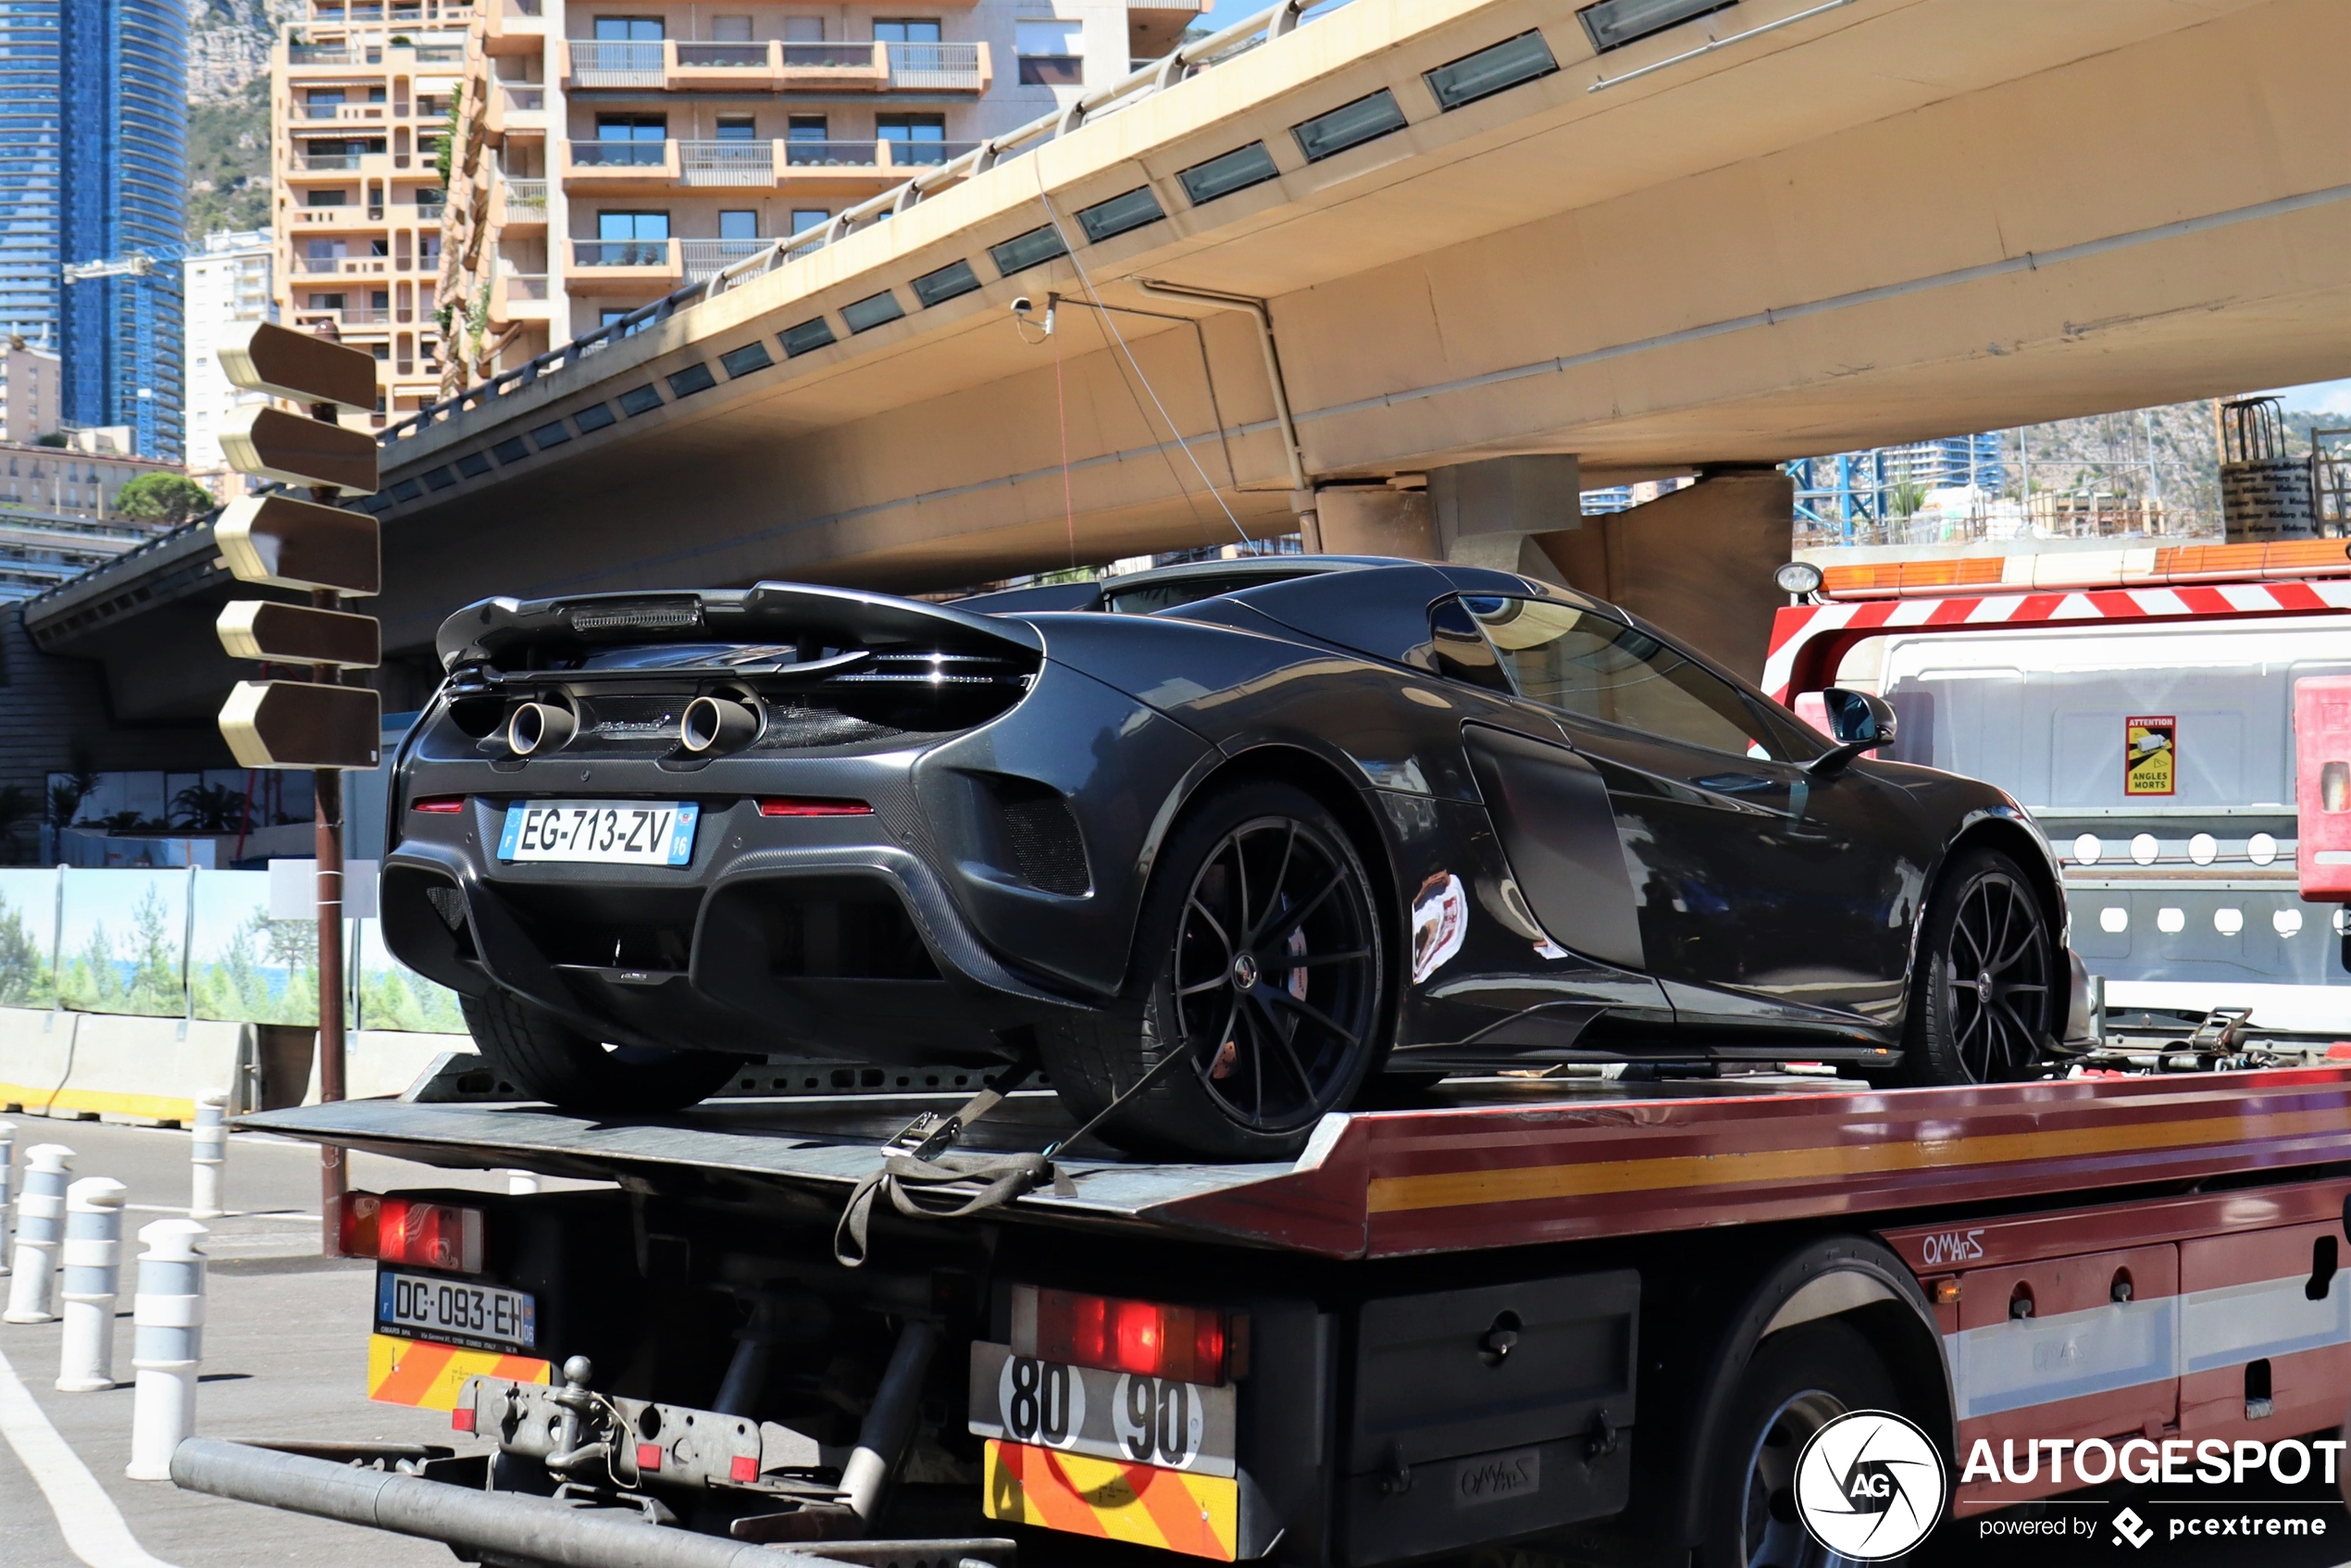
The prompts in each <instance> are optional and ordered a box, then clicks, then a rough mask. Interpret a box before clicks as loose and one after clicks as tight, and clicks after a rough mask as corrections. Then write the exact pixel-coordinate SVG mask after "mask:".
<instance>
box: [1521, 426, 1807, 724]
mask: <svg viewBox="0 0 2351 1568" xmlns="http://www.w3.org/2000/svg"><path fill="white" fill-rule="evenodd" d="M1795 520H1796V487H1795V482H1794V481H1793V480H1791V479H1789V478H1788V477H1787V476H1786V475H1785V474H1784V473H1781V472H1780V471H1779V470H1778V469H1777V468H1772V467H1740V468H1725V469H1713V470H1705V471H1702V472H1701V475H1700V477H1699V479H1698V483H1696V484H1694V485H1690V486H1687V487H1686V488H1684V489H1681V490H1677V491H1674V492H1671V493H1670V494H1666V495H1661V496H1659V497H1658V498H1657V499H1656V500H1654V501H1650V502H1645V503H1643V504H1641V505H1638V506H1635V507H1633V508H1631V509H1630V510H1628V511H1623V512H1612V513H1610V514H1607V515H1606V516H1594V517H1579V518H1578V519H1577V526H1576V527H1574V528H1570V529H1558V530H1555V531H1553V532H1550V533H1545V534H1539V535H1536V536H1534V540H1533V542H1534V543H1535V544H1536V546H1538V547H1539V548H1540V549H1541V551H1542V552H1543V554H1545V555H1546V556H1548V557H1549V560H1550V561H1551V562H1552V563H1553V565H1554V566H1556V568H1557V572H1558V576H1559V578H1560V579H1561V580H1563V581H1565V583H1566V584H1567V585H1568V586H1569V587H1571V588H1580V589H1583V590H1584V591H1586V592H1587V593H1595V594H1598V596H1599V597H1601V598H1603V599H1606V600H1607V601H1609V602H1610V603H1611V604H1621V605H1623V607H1624V608H1625V609H1627V610H1630V611H1632V612H1633V614H1635V615H1636V616H1640V617H1641V618H1642V619H1644V620H1647V621H1650V622H1652V623H1654V624H1656V625H1657V626H1660V627H1661V628H1664V629H1665V630H1667V631H1670V632H1672V633H1673V635H1674V636H1676V637H1678V638H1681V639H1682V640H1683V641H1686V642H1688V643H1689V644H1690V645H1691V646H1692V647H1694V648H1696V649H1697V650H1698V652H1699V653H1705V654H1707V655H1708V656H1709V657H1710V658H1712V659H1713V660H1714V661H1715V662H1716V663H1718V664H1721V665H1723V666H1726V667H1728V668H1730V669H1734V670H1736V671H1737V672H1738V673H1739V674H1741V675H1743V676H1745V677H1747V678H1748V679H1749V680H1756V679H1760V678H1761V676H1762V673H1763V654H1764V650H1765V648H1766V647H1767V646H1768V644H1769V642H1770V639H1771V634H1772V613H1773V610H1775V609H1776V608H1778V606H1779V605H1780V604H1783V603H1785V600H1784V598H1783V596H1782V595H1781V593H1780V591H1779V590H1778V589H1777V588H1775V587H1774V586H1773V582H1772V574H1773V571H1775V570H1777V569H1778V568H1779V567H1780V566H1783V565H1785V563H1786V561H1787V559H1788V551H1789V547H1790V544H1791V542H1792V541H1793V536H1794V530H1795V526H1796V522H1795Z"/></svg>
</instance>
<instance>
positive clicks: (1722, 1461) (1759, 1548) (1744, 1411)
mask: <svg viewBox="0 0 2351 1568" xmlns="http://www.w3.org/2000/svg"><path fill="white" fill-rule="evenodd" d="M1897 1401H1898V1396H1897V1391H1896V1389H1895V1386H1894V1378H1893V1375H1892V1374H1890V1373H1888V1372H1887V1371H1886V1368H1885V1359H1884V1358H1883V1357H1882V1356H1880V1355H1879V1354H1878V1352H1877V1349H1876V1347H1875V1346H1873V1345H1872V1344H1871V1343H1870V1341H1869V1338H1867V1337H1866V1336H1864V1335H1863V1334H1861V1333H1860V1331H1859V1330H1857V1329H1855V1328H1853V1327H1851V1326H1849V1325H1846V1324H1842V1323H1839V1322H1837V1321H1836V1320H1835V1318H1822V1319H1820V1320H1818V1321H1816V1322H1812V1323H1807V1324H1799V1325H1797V1326H1796V1327H1794V1328H1785V1329H1782V1330H1781V1331H1780V1332H1779V1333H1777V1334H1774V1335H1772V1336H1771V1337H1770V1338H1766V1339H1765V1340H1764V1341H1763V1342H1762V1343H1761V1344H1760V1345H1759V1346H1757V1347H1756V1350H1755V1354H1754V1355H1753V1356H1752V1357H1750V1358H1749V1359H1748V1363H1747V1366H1746V1367H1745V1369H1743V1370H1742V1371H1741V1372H1740V1373H1739V1375H1738V1383H1737V1386H1736V1388H1735V1389H1734V1390H1733V1392H1732V1394H1731V1398H1730V1402H1729V1405H1728V1406H1727V1408H1726V1411H1725V1413H1724V1415H1723V1422H1722V1425H1720V1426H1719V1427H1717V1428H1716V1429H1715V1431H1714V1433H1713V1435H1712V1437H1711V1438H1710V1440H1709V1442H1708V1444H1707V1452H1706V1454H1705V1459H1704V1462H1705V1469H1704V1471H1703V1472H1702V1474H1703V1475H1705V1476H1706V1481H1705V1486H1706V1488H1707V1490H1706V1495H1705V1496H1704V1498H1703V1499H1702V1500H1701V1501H1700V1507H1699V1511H1698V1521H1699V1528H1700V1530H1701V1532H1702V1533H1701V1535H1700V1537H1699V1541H1698V1562H1699V1563H1701V1564H1702V1565H1703V1568H1835V1565H1836V1564H1841V1563H1844V1562H1847V1559H1845V1558H1842V1557H1836V1556H1833V1555H1831V1554H1830V1552H1829V1550H1828V1549H1826V1548H1825V1547H1823V1546H1822V1545H1821V1543H1820V1542H1819V1541H1817V1540H1815V1539H1814V1538H1813V1537H1811V1536H1810V1534H1809V1533H1807V1531H1806V1530H1805V1528H1804V1524H1803V1522H1802V1521H1801V1520H1799V1519H1798V1518H1797V1514H1796V1496H1795V1478H1796V1462H1797V1457H1798V1456H1799V1455H1801V1454H1802V1453H1803V1451H1804V1445H1805V1444H1806V1443H1807V1442H1809V1441H1810V1439H1811V1437H1812V1434H1813V1433H1815V1432H1817V1431H1819V1430H1820V1429H1821V1428H1822V1426H1825V1425H1828V1423H1829V1422H1831V1421H1833V1420H1835V1418H1836V1417H1838V1416H1840V1415H1845V1414H1848V1413H1850V1412H1853V1411H1857V1410H1882V1411H1891V1412H1894V1413H1896V1414H1900V1413H1903V1412H1902V1411H1901V1409H1900V1406H1899V1404H1898V1402H1897ZM1940 1502H1941V1500H1940V1499H1937V1500H1936V1503H1937V1505H1938V1506H1939V1505H1940Z"/></svg>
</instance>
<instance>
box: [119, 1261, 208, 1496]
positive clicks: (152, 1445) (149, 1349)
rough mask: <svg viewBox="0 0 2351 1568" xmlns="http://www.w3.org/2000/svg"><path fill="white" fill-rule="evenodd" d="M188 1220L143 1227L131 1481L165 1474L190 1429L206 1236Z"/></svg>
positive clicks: (200, 1343)
mask: <svg viewBox="0 0 2351 1568" xmlns="http://www.w3.org/2000/svg"><path fill="white" fill-rule="evenodd" d="M210 1234H211V1232H210V1231H208V1230H206V1229H205V1227H204V1226H200V1225H198V1224H197V1223H196V1222H195V1221H193V1220H157V1221H155V1224H153V1225H151V1226H143V1227H142V1228H141V1230H140V1232H139V1239H140V1240H142V1241H143V1242H145V1243H146V1244H147V1250H146V1251H143V1252H142V1253H140V1254H139V1300H138V1304H137V1305H136V1306H135V1307H134V1308H133V1309H132V1311H131V1321H132V1322H133V1323H134V1324H136V1325H138V1326H137V1338H135V1339H134V1340H133V1341H132V1344H131V1365H132V1366H133V1367H134V1368H136V1369H137V1372H138V1379H139V1386H138V1391H137V1393H136V1394H134V1395H133V1396H132V1400H133V1402H132V1405H131V1462H130V1463H129V1464H127V1465H125V1466H123V1471H122V1473H123V1474H124V1475H128V1476H130V1477H131V1479H132V1480H133V1481H168V1480H170V1479H171V1450H174V1449H176V1448H178V1447H179V1446H180V1439H182V1438H184V1437H194V1436H195V1435H196V1368H197V1366H198V1365H199V1364H200V1363H202V1362H203V1360H204V1274H205V1258H204V1251H203V1248H202V1243H203V1240H204V1238H205V1237H206V1236H208V1235H210Z"/></svg>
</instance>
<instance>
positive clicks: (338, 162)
mask: <svg viewBox="0 0 2351 1568" xmlns="http://www.w3.org/2000/svg"><path fill="white" fill-rule="evenodd" d="M363 156H365V155H364V154H360V153H303V154H300V155H298V156H296V157H295V159H294V167H295V168H305V169H308V170H309V171H310V172H312V173H313V174H343V173H349V172H350V171H352V170H354V169H355V168H358V167H359V160H360V158H361V157H363Z"/></svg>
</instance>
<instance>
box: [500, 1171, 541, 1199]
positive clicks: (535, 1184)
mask: <svg viewBox="0 0 2351 1568" xmlns="http://www.w3.org/2000/svg"><path fill="white" fill-rule="evenodd" d="M538 1190H539V1173H538V1172H536V1171H508V1172H507V1173H506V1195H507V1196H508V1197H510V1198H519V1197H521V1196H523V1195H524V1194H525V1193H529V1192H536V1191H538Z"/></svg>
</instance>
